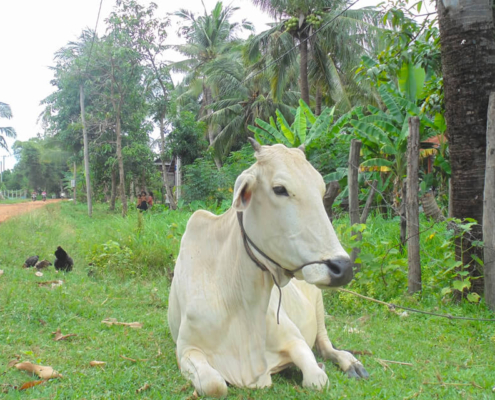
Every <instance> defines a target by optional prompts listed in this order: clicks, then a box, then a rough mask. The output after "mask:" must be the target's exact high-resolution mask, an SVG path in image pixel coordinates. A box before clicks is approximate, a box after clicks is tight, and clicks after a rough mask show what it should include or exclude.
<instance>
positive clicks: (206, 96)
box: [203, 85, 222, 170]
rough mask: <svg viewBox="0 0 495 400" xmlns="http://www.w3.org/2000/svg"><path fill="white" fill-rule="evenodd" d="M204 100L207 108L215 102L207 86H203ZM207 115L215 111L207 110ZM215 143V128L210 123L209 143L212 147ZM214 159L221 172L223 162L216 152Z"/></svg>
mask: <svg viewBox="0 0 495 400" xmlns="http://www.w3.org/2000/svg"><path fill="white" fill-rule="evenodd" d="M203 99H204V100H203V105H204V106H205V108H206V107H207V106H209V105H210V104H211V103H212V101H213V97H212V95H211V89H210V88H209V87H207V86H205V85H203ZM206 114H207V115H208V116H210V115H211V114H213V110H211V109H209V108H206ZM214 141H215V127H214V125H213V124H212V123H211V122H210V123H208V142H209V143H210V147H212V146H213V142H214ZM213 159H214V161H215V165H216V166H217V168H218V170H220V168H222V160H220V158H219V157H218V155H217V154H215V152H214V153H213Z"/></svg>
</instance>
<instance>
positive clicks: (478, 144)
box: [437, 0, 495, 308]
mask: <svg viewBox="0 0 495 400" xmlns="http://www.w3.org/2000/svg"><path fill="white" fill-rule="evenodd" d="M437 8H438V22H439V27H440V40H441V55H442V71H443V79H444V90H445V120H446V122H447V136H448V138H449V152H450V161H451V167H452V175H451V185H452V189H453V190H452V198H451V201H452V211H453V216H454V217H455V218H460V219H465V218H473V219H475V220H477V221H478V223H479V224H480V225H476V226H474V227H473V230H472V231H471V236H470V237H468V238H463V240H461V239H459V240H458V242H457V245H456V256H457V259H458V260H461V261H462V263H463V265H468V264H470V265H471V267H470V272H471V275H472V276H474V277H477V278H478V277H482V276H483V271H482V267H481V265H480V266H477V265H475V263H474V262H473V260H476V259H477V258H481V259H482V257H483V255H482V250H481V247H477V246H473V243H472V242H473V241H474V242H475V241H480V240H482V227H481V223H482V220H483V190H484V183H485V166H486V124H487V109H488V98H489V95H490V93H491V92H493V91H494V90H495V68H494V67H495V59H494V57H493V54H495V40H494V36H495V30H494V21H493V14H492V11H493V8H492V5H491V3H486V2H484V1H481V0H461V1H459V2H453V3H452V4H450V3H449V4H448V6H447V5H445V4H444V3H443V2H441V1H438V2H437ZM487 272H488V274H487ZM490 274H491V275H490ZM484 275H485V276H489V277H490V278H489V279H491V280H492V282H490V283H489V284H490V285H493V286H494V287H495V283H494V282H493V276H494V275H493V272H491V271H485V274H484ZM473 284H474V290H475V291H476V292H478V293H480V292H481V291H482V290H483V279H482V278H481V279H476V280H474V281H473ZM487 303H488V304H490V305H491V307H494V308H495V295H494V294H493V293H490V294H489V297H488V298H487Z"/></svg>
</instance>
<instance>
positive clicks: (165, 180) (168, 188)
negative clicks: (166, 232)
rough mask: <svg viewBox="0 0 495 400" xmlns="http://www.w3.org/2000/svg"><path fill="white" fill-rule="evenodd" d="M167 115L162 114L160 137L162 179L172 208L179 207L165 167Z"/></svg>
mask: <svg viewBox="0 0 495 400" xmlns="http://www.w3.org/2000/svg"><path fill="white" fill-rule="evenodd" d="M164 119H165V117H164V116H162V117H161V118H160V139H161V149H160V150H161V151H160V159H161V161H162V180H163V187H164V189H165V192H166V193H167V198H168V201H169V204H170V208H171V209H172V210H176V209H177V203H176V202H175V199H174V192H173V190H172V187H171V186H170V183H169V181H168V175H167V168H165V121H164Z"/></svg>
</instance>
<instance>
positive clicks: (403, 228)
mask: <svg viewBox="0 0 495 400" xmlns="http://www.w3.org/2000/svg"><path fill="white" fill-rule="evenodd" d="M406 207H407V179H404V180H403V181H402V202H401V203H400V210H399V213H400V251H401V252H402V253H403V252H404V248H405V247H404V246H405V245H406V239H407V215H406Z"/></svg>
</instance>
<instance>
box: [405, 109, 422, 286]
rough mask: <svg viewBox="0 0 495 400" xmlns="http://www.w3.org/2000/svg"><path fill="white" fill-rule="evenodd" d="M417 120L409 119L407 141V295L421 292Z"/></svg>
mask: <svg viewBox="0 0 495 400" xmlns="http://www.w3.org/2000/svg"><path fill="white" fill-rule="evenodd" d="M418 190H419V118H418V117H411V118H409V138H408V141H407V202H406V219H407V235H408V237H407V263H408V274H407V288H408V291H409V293H416V292H419V291H421V287H422V285H421V260H420V257H419V199H418Z"/></svg>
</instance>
